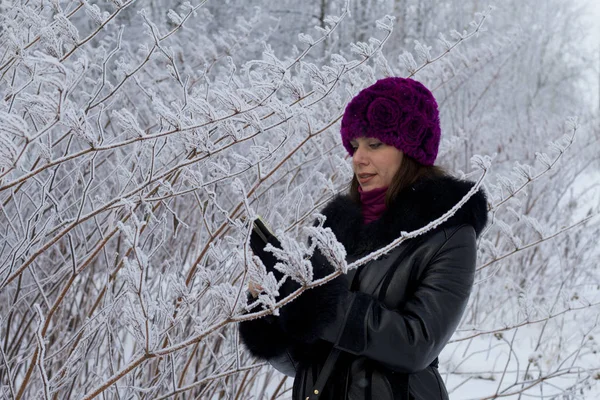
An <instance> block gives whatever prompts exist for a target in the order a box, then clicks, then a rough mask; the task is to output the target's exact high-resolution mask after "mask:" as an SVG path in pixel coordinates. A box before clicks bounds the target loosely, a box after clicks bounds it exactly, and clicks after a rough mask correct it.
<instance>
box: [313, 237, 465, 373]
mask: <svg viewBox="0 0 600 400" xmlns="http://www.w3.org/2000/svg"><path fill="white" fill-rule="evenodd" d="M475 263H476V236H475V230H474V229H473V227H471V226H470V225H462V226H461V227H459V228H457V229H456V230H455V231H454V232H453V233H451V236H450V237H448V238H446V240H445V242H443V244H442V245H441V247H440V248H439V249H438V250H437V252H435V254H434V255H433V257H432V258H431V259H430V260H429V261H428V262H427V266H426V267H425V269H424V270H423V274H422V275H421V279H420V282H419V284H418V287H417V288H416V291H415V292H414V294H413V295H412V296H410V298H409V299H408V300H407V301H406V303H404V306H403V307H402V309H394V310H392V309H388V308H386V307H385V306H383V305H382V304H381V303H380V302H379V301H378V300H377V299H376V298H374V297H372V296H370V295H368V294H365V293H361V292H347V293H346V296H345V298H344V299H342V301H340V302H339V303H338V307H339V308H338V313H336V318H335V319H334V320H333V321H332V322H331V323H330V324H329V325H328V326H327V327H326V329H324V330H323V331H322V332H321V335H320V336H321V338H322V339H324V340H326V341H328V342H331V343H333V345H334V346H335V347H337V348H339V349H341V350H343V351H346V352H349V353H352V354H355V355H360V356H365V357H367V358H370V359H372V360H375V361H379V362H381V363H383V364H385V365H387V366H388V367H389V368H391V369H392V370H395V371H398V372H403V373H414V372H417V371H421V370H423V369H425V368H426V367H427V366H428V365H429V364H430V363H431V362H432V361H433V360H434V359H435V358H436V357H437V356H438V354H439V353H440V352H441V350H442V349H443V347H444V346H445V345H446V343H447V342H448V340H449V339H450V337H451V336H452V334H453V333H454V331H455V329H456V327H457V326H458V324H459V322H460V319H461V317H462V315H463V312H464V310H465V307H466V305H467V302H468V298H469V294H470V292H471V288H472V285H473V280H474V273H475Z"/></svg>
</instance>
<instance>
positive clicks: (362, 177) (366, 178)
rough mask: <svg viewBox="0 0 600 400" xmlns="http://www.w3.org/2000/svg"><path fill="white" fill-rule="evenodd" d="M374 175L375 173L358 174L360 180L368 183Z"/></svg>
mask: <svg viewBox="0 0 600 400" xmlns="http://www.w3.org/2000/svg"><path fill="white" fill-rule="evenodd" d="M374 176H375V174H360V175H358V182H360V183H367V182H368V181H370V180H371V178H373V177H374Z"/></svg>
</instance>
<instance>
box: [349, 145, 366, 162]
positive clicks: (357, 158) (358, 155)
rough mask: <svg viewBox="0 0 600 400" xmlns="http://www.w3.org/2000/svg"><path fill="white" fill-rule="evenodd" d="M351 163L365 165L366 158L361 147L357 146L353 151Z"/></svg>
mask: <svg viewBox="0 0 600 400" xmlns="http://www.w3.org/2000/svg"><path fill="white" fill-rule="evenodd" d="M352 161H353V162H354V163H355V164H357V165H359V164H366V163H367V162H368V160H367V157H366V155H365V151H364V149H363V148H362V146H358V147H357V148H356V150H354V154H353V155H352Z"/></svg>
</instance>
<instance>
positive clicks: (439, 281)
mask: <svg viewBox="0 0 600 400" xmlns="http://www.w3.org/2000/svg"><path fill="white" fill-rule="evenodd" d="M341 135H342V143H343V145H344V147H345V148H346V150H347V151H348V153H349V154H350V155H351V156H352V165H353V170H354V176H353V179H352V183H351V188H350V193H349V194H348V195H339V196H337V197H336V198H334V199H333V200H332V201H331V202H330V203H329V204H328V205H327V206H326V207H325V209H324V210H323V214H324V215H325V216H326V217H327V220H326V222H325V225H326V226H328V227H330V228H331V229H332V231H333V232H334V233H335V235H336V237H337V239H338V240H339V241H340V242H341V243H342V244H343V245H344V247H345V248H346V251H347V254H348V257H347V261H348V262H352V261H354V260H356V259H357V258H359V257H361V256H364V255H367V254H369V253H370V252H372V251H374V250H377V249H379V248H381V247H384V246H385V245H387V244H389V243H390V242H391V241H393V240H394V239H396V238H397V237H399V236H400V233H401V232H402V231H407V232H410V231H413V230H415V229H418V228H421V227H423V226H425V225H427V224H428V223H429V222H431V221H433V220H435V219H437V218H438V217H440V216H442V215H443V214H444V213H445V212H447V211H448V210H450V209H451V208H452V207H453V206H454V205H455V204H456V203H458V201H459V200H460V199H461V198H462V197H463V196H464V195H465V194H466V193H467V192H468V191H469V190H470V189H471V188H472V186H473V183H471V182H467V181H460V180H457V179H455V178H452V177H450V176H447V175H446V174H445V173H444V172H443V170H441V169H440V168H438V167H436V166H433V163H434V161H435V158H436V156H437V152H438V147H439V141H440V125H439V115H438V109H437V103H436V101H435V99H434V97H433V95H432V94H431V92H430V91H429V90H427V89H426V88H425V87H424V86H423V85H422V84H420V83H419V82H416V81H414V80H411V79H404V78H386V79H382V80H379V81H377V82H376V83H375V84H374V85H372V86H370V87H368V88H366V89H364V90H362V91H361V92H360V93H359V94H358V95H357V96H356V97H355V98H354V99H353V100H352V101H351V102H350V104H349V105H348V107H347V108H346V110H345V112H344V116H343V119H342V129H341ZM486 210H487V201H486V197H485V194H484V193H483V192H482V191H481V190H480V191H478V192H476V194H475V195H474V196H472V197H471V198H470V199H469V200H468V202H467V203H466V204H465V205H464V206H463V207H461V208H460V209H459V210H458V211H457V212H456V213H455V214H454V216H452V217H451V218H450V219H449V220H447V221H446V222H445V223H443V224H441V225H440V226H438V227H437V228H435V229H433V230H431V231H429V232H428V233H426V234H424V235H422V236H419V237H417V238H414V239H411V240H408V241H406V242H404V243H403V244H401V245H400V246H398V247H396V248H395V249H394V250H392V251H391V252H390V253H388V254H387V255H385V256H383V257H381V258H379V259H377V260H373V261H371V262H369V263H367V264H365V265H363V266H362V267H360V268H358V269H357V270H352V271H350V272H349V273H348V274H346V275H342V276H341V277H339V278H337V279H335V280H333V281H331V282H329V283H328V284H326V285H322V286H319V287H317V288H314V289H311V290H307V291H305V292H304V293H303V294H302V295H301V296H300V297H299V298H298V299H296V300H294V301H292V302H291V303H289V304H286V305H285V306H284V307H282V309H281V311H280V315H279V316H278V317H274V316H268V317H266V318H261V319H257V320H252V321H247V322H244V323H242V324H240V333H241V337H242V340H243V341H244V343H245V344H246V346H247V347H248V348H249V350H250V351H251V352H252V353H253V354H254V355H255V356H257V357H260V358H263V359H267V360H269V362H270V363H271V364H272V365H273V366H274V367H275V368H277V369H278V370H280V371H282V372H284V373H286V374H288V375H289V376H294V377H295V380H294V387H293V395H292V398H293V399H294V400H305V399H316V398H319V399H336V400H338V399H352V400H362V399H373V400H388V399H389V400H392V399H394V400H397V399H406V400H408V399H416V400H433V399H448V394H447V392H446V389H445V387H444V383H443V381H442V379H441V377H440V374H439V373H438V370H437V356H438V355H439V353H440V352H441V350H442V349H443V348H444V346H445V344H446V343H447V342H448V340H449V339H450V337H451V336H452V334H453V332H454V331H455V329H456V327H457V325H458V323H459V321H460V319H461V316H462V314H463V312H464V310H465V307H466V305H467V301H468V297H469V294H470V291H471V287H472V284H473V277H474V273H475V262H476V260H475V258H476V238H477V236H478V235H479V234H480V232H481V231H482V229H483V228H484V226H485V224H486V222H487V211H486ZM270 242H271V243H273V244H274V245H278V242H277V240H276V239H275V238H273V237H272V238H270ZM252 243H253V250H254V252H255V253H257V255H258V256H259V257H261V259H262V260H263V262H264V263H265V265H266V266H267V267H268V268H270V269H271V270H272V271H274V273H275V274H276V276H277V277H278V278H281V274H280V273H278V272H277V271H276V270H274V269H273V268H272V266H273V265H274V264H275V259H274V258H273V256H272V255H271V254H270V253H267V252H264V251H263V249H262V248H261V247H262V246H258V245H257V240H256V238H253V240H252ZM312 264H313V267H314V272H315V278H320V277H322V276H325V275H326V274H328V273H330V272H332V271H333V269H332V267H331V266H330V265H329V264H328V263H327V261H326V260H325V258H324V256H323V255H322V254H320V253H318V252H315V256H314V257H313V259H312ZM297 287H298V285H297V284H295V283H293V282H291V280H290V279H288V280H287V281H286V283H285V285H284V286H283V287H282V288H281V291H280V293H281V296H285V295H287V294H289V293H290V292H291V291H292V290H295V289H296V288H297ZM250 289H251V293H252V294H253V295H257V293H258V291H259V290H260V287H257V286H256V285H252V284H251V285H250Z"/></svg>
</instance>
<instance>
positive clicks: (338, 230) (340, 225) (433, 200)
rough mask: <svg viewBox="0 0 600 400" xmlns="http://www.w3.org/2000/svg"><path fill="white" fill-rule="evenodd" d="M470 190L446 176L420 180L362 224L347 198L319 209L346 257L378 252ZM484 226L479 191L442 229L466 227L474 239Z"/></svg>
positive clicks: (483, 203)
mask: <svg viewBox="0 0 600 400" xmlns="http://www.w3.org/2000/svg"><path fill="white" fill-rule="evenodd" d="M472 187H473V182H470V181H462V180H459V179H456V178H453V177H450V176H445V177H436V178H423V179H420V180H419V181H417V182H416V183H414V184H413V185H412V186H410V187H408V188H406V189H404V190H403V191H402V192H401V194H400V195H399V196H398V199H397V200H396V201H395V202H394V204H392V205H391V206H390V207H389V208H388V209H387V210H386V211H385V212H384V213H383V215H382V216H381V218H379V219H378V220H376V221H373V222H371V223H370V224H367V225H364V224H363V217H362V212H361V208H360V204H357V203H355V202H354V201H352V200H351V199H350V196H348V195H338V196H336V197H335V198H334V199H333V200H332V201H331V202H329V204H328V205H327V206H326V207H325V209H324V210H323V214H324V215H325V216H326V217H327V221H326V222H325V226H329V227H330V228H331V229H332V230H333V232H334V233H335V235H336V237H337V239H338V240H339V241H340V242H341V243H342V244H343V245H344V247H345V248H346V251H347V252H348V255H350V256H353V255H354V256H357V255H361V254H364V253H368V252H371V251H374V250H376V249H379V248H381V247H383V246H385V245H387V244H389V243H390V242H391V241H392V240H394V239H396V238H397V237H398V236H400V232H401V231H406V232H410V231H413V230H415V229H419V228H421V227H423V226H425V225H427V224H428V223H429V222H431V221H433V220H434V219H437V218H438V217H440V216H442V215H443V214H444V213H445V212H446V211H448V210H449V209H451V208H452V207H454V205H455V204H456V203H458V202H459V201H460V199H461V198H462V197H463V196H464V195H465V194H466V193H467V192H468V191H469V190H470V189H471V188H472ZM486 223H487V199H486V195H485V193H484V192H483V190H482V189H479V191H477V192H476V193H475V195H473V196H472V197H471V198H470V199H469V200H468V201H467V203H466V204H465V205H464V206H462V207H461V208H460V209H459V210H458V211H457V212H456V213H455V214H454V215H453V216H452V217H451V218H450V219H449V220H447V221H446V222H445V223H444V224H442V225H441V226H440V227H438V229H440V228H442V227H448V226H452V225H461V224H469V225H472V226H473V228H475V232H476V234H477V236H479V234H480V233H481V231H482V230H483V228H484V227H485V225H486Z"/></svg>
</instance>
